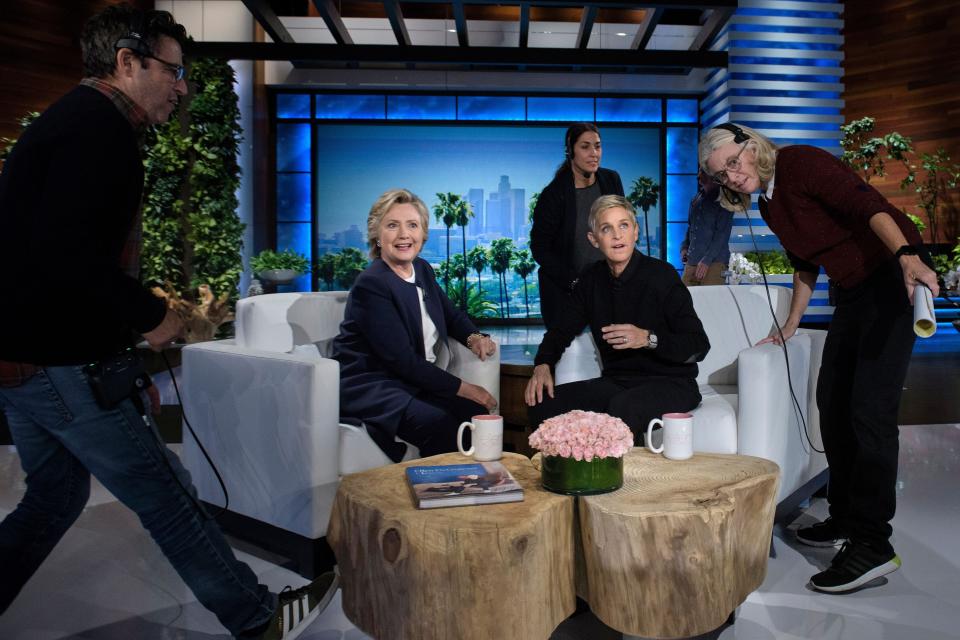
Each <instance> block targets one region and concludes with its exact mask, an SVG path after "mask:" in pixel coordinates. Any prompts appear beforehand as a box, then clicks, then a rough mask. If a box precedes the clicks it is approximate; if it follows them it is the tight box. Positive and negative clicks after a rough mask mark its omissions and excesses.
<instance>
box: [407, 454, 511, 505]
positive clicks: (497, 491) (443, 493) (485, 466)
mask: <svg viewBox="0 0 960 640" xmlns="http://www.w3.org/2000/svg"><path fill="white" fill-rule="evenodd" d="M407 482H408V483H409V484H410V488H411V490H412V491H413V500H414V503H415V504H416V505H417V506H418V507H419V508H420V509H430V508H433V507H459V506H465V505H472V504H490V503H497V502H519V501H521V500H523V488H522V487H521V486H520V485H519V484H518V483H517V481H516V480H515V479H514V477H513V476H512V475H510V472H509V471H508V470H507V468H506V467H504V466H503V464H502V463H500V462H476V463H471V464H445V465H438V466H417V467H407Z"/></svg>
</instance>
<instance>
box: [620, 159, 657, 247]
mask: <svg viewBox="0 0 960 640" xmlns="http://www.w3.org/2000/svg"><path fill="white" fill-rule="evenodd" d="M631 187H632V189H631V190H630V194H629V195H628V196H627V200H629V201H630V204H632V205H633V206H634V207H636V208H637V209H640V210H642V211H643V235H644V237H645V238H646V240H647V255H648V256H649V255H650V225H649V224H648V222H647V220H648V219H649V216H648V215H647V212H648V211H649V210H650V209H652V208H653V207H655V206H657V201H659V200H660V185H659V184H657V183H656V182H654V181H653V178H648V177H647V176H640V177H639V178H637V179H636V180H634V181H633V184H632V185H631Z"/></svg>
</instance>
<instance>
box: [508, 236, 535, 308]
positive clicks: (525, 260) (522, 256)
mask: <svg viewBox="0 0 960 640" xmlns="http://www.w3.org/2000/svg"><path fill="white" fill-rule="evenodd" d="M536 268H537V263H536V262H534V261H533V256H531V255H530V251H529V250H528V249H520V250H519V251H517V252H516V253H515V254H514V255H513V272H514V273H516V274H517V275H518V276H520V277H521V278H522V279H523V304H524V306H525V307H526V308H527V317H528V318H529V317H530V299H529V297H528V295H527V276H529V275H530V274H531V273H533V271H534V269H536Z"/></svg>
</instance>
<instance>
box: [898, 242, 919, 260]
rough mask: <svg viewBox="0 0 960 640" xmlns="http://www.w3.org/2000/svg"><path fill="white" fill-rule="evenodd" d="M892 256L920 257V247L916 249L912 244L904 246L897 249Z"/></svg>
mask: <svg viewBox="0 0 960 640" xmlns="http://www.w3.org/2000/svg"><path fill="white" fill-rule="evenodd" d="M894 255H895V256H897V257H898V258H899V257H900V256H918V255H920V247H916V246H914V245H912V244H905V245H903V246H902V247H900V248H899V249H897V252H896V253H895V254H894Z"/></svg>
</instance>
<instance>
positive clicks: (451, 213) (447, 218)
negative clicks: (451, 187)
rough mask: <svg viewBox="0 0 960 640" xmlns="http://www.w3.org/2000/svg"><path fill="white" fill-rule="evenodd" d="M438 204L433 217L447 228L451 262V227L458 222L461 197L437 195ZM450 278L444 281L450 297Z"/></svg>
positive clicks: (446, 291)
mask: <svg viewBox="0 0 960 640" xmlns="http://www.w3.org/2000/svg"><path fill="white" fill-rule="evenodd" d="M437 200H438V202H437V204H435V205H433V215H434V217H435V218H436V219H437V220H438V221H439V222H442V223H443V226H445V227H446V228H447V260H448V261H449V260H450V227H452V226H453V225H454V224H456V222H457V206H458V205H457V202H458V201H459V200H460V196H458V195H457V194H455V193H437ZM449 278H450V276H449V274H447V277H446V278H444V280H443V290H444V292H445V293H446V294H447V296H448V297H449V296H450V279H449Z"/></svg>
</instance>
